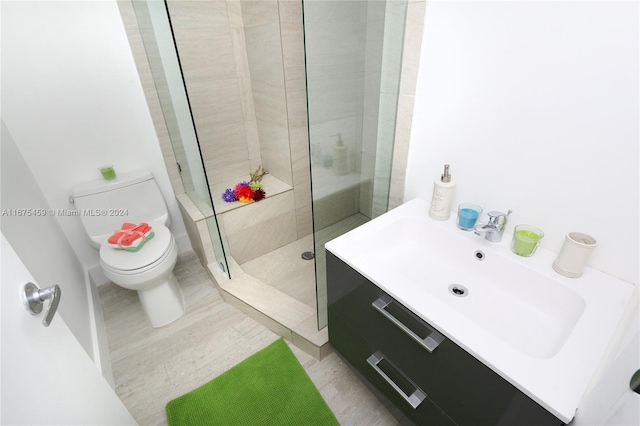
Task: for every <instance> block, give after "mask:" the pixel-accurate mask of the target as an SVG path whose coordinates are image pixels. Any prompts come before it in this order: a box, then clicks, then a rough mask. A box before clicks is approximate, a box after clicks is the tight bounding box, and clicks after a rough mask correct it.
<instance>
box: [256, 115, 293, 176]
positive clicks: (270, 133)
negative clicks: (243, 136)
mask: <svg viewBox="0 0 640 426" xmlns="http://www.w3.org/2000/svg"><path fill="white" fill-rule="evenodd" d="M257 124H258V134H259V137H260V157H261V158H262V165H263V166H264V168H265V169H267V171H268V172H269V173H270V174H272V175H273V176H275V177H277V178H278V179H280V180H281V181H283V182H285V183H287V184H289V185H293V177H292V173H291V152H290V148H289V132H288V129H287V128H286V127H281V126H277V125H273V124H271V123H269V122H265V121H262V120H258V121H257Z"/></svg>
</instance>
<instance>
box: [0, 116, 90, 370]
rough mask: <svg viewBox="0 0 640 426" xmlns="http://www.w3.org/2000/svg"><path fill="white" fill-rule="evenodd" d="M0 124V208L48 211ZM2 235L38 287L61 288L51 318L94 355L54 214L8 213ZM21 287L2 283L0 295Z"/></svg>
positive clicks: (84, 305)
mask: <svg viewBox="0 0 640 426" xmlns="http://www.w3.org/2000/svg"><path fill="white" fill-rule="evenodd" d="M0 123H1V127H2V150H1V154H0V159H1V160H2V161H1V165H0V169H1V170H2V174H1V179H0V182H1V186H0V188H1V192H2V199H1V202H0V208H1V209H2V210H3V211H4V210H5V209H6V210H7V211H8V212H11V210H12V209H27V208H30V209H42V210H44V211H46V210H48V209H49V208H50V207H49V204H48V203H47V201H46V200H45V197H44V195H43V194H42V191H41V190H40V188H39V187H38V183H37V182H36V180H35V178H34V177H33V175H32V174H31V172H30V171H29V168H28V167H27V164H26V163H25V161H24V159H23V158H22V155H20V151H19V150H18V147H17V145H16V143H15V142H14V140H13V138H12V136H11V133H10V132H9V130H8V129H7V127H6V126H5V124H4V121H0ZM2 234H3V235H4V236H5V237H6V238H7V240H8V241H9V243H11V246H12V247H13V249H14V250H15V252H16V253H17V254H18V256H19V257H20V259H21V260H22V263H24V264H25V266H26V267H27V268H28V269H29V272H30V273H31V275H33V278H35V280H36V281H37V283H38V285H39V286H40V288H45V287H49V286H52V285H54V284H57V285H59V286H60V290H61V294H62V297H61V299H60V305H59V308H58V314H56V315H60V316H61V317H63V318H64V321H65V322H66V324H67V325H68V326H69V329H70V330H71V332H72V333H73V334H74V336H75V337H76V339H78V342H80V344H81V345H82V347H83V348H84V350H85V352H87V354H88V355H89V356H90V357H94V355H97V354H96V352H97V351H95V350H94V349H95V348H94V347H93V346H92V345H93V343H92V334H91V333H92V330H91V327H90V324H91V322H92V320H91V311H90V310H89V295H88V291H87V285H86V284H87V283H86V280H85V272H84V269H83V267H82V265H81V264H80V261H79V260H78V258H77V256H76V255H75V253H74V252H73V249H72V248H71V245H70V244H69V242H68V241H67V239H66V238H65V236H64V233H63V232H62V229H61V228H60V225H59V224H58V221H56V220H55V218H54V217H53V216H35V215H33V216H30V215H25V216H17V215H13V214H10V213H7V214H3V215H2ZM3 263H4V258H3ZM3 266H8V265H3ZM22 284H24V283H13V282H2V287H3V288H4V290H6V291H7V292H6V293H3V294H9V291H8V290H7V289H8V288H13V287H15V288H20V287H19V286H21V285H22ZM16 286H18V287H16ZM14 292H15V290H14ZM15 303H16V304H19V303H20V299H19V298H18V294H15ZM25 313H26V312H25ZM54 321H55V318H54Z"/></svg>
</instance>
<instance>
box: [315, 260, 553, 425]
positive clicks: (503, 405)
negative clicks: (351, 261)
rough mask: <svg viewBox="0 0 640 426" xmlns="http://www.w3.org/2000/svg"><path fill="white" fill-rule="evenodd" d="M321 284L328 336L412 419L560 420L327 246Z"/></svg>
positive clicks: (436, 421) (454, 421) (434, 422)
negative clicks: (325, 292)
mask: <svg viewBox="0 0 640 426" xmlns="http://www.w3.org/2000/svg"><path fill="white" fill-rule="evenodd" d="M327 287H328V313H329V342H330V343H331V345H332V346H333V348H334V349H335V350H336V351H337V352H338V353H339V354H340V355H341V356H342V358H343V359H345V360H346V361H347V362H348V363H349V364H350V365H351V367H352V368H355V369H356V370H357V371H358V373H359V376H360V377H361V378H364V380H365V381H366V382H368V385H369V386H373V387H374V388H375V389H377V392H375V393H376V394H378V395H380V394H381V395H382V398H383V400H384V402H385V403H387V404H388V403H392V404H393V405H394V406H395V407H397V408H398V409H399V410H400V411H401V412H402V413H403V415H404V416H406V417H407V418H409V419H410V420H412V421H413V422H414V423H416V424H420V425H435V426H440V425H470V426H479V425H505V426H506V425H508V426H515V425H517V426H521V425H535V426H543V425H562V424H563V423H562V421H560V420H559V419H558V418H556V417H555V416H553V415H552V414H551V413H549V412H548V411H547V410H545V409H544V408H543V407H542V406H540V405H539V404H538V403H536V402H535V401H533V400H532V399H531V398H529V397H528V396H526V395H525V394H524V393H522V392H521V391H520V390H518V389H516V388H515V387H514V386H513V385H511V384H510V383H509V382H507V381H506V380H504V379H503V378H502V377H500V376H499V375H498V374H496V373H495V372H494V371H492V370H491V369H490V368H488V367H487V366H485V365H484V364H483V363H482V362H480V361H478V360H477V359H476V358H474V357H473V356H472V355H470V354H469V353H467V352H466V351H465V350H464V349H462V348H461V347H459V346H458V345H456V344H455V343H453V342H452V341H451V340H449V339H448V338H446V337H445V336H443V335H442V334H441V333H440V332H439V331H438V330H436V329H434V328H433V327H431V326H430V325H429V324H428V323H426V322H425V321H423V320H422V319H421V318H419V317H418V316H417V315H415V314H414V313H413V312H411V311H410V310H409V309H407V308H406V307H404V306H403V305H402V304H401V303H399V302H397V301H396V300H394V299H393V298H392V297H390V296H389V295H388V294H386V293H385V292H384V291H382V290H381V289H380V288H379V287H377V286H376V285H375V284H373V283H371V282H370V281H369V280H367V279H366V278H365V277H363V276H362V275H360V274H359V273H358V272H356V271H355V270H354V269H352V268H351V267H349V266H348V265H347V264H345V263H344V262H342V261H341V260H340V259H338V258H337V257H336V256H334V255H333V254H332V253H331V252H329V251H327ZM523 368H526V366H523Z"/></svg>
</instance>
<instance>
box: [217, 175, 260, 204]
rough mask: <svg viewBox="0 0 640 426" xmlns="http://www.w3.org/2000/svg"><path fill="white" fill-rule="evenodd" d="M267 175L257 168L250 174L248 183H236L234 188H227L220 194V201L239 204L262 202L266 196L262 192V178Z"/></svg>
mask: <svg viewBox="0 0 640 426" xmlns="http://www.w3.org/2000/svg"><path fill="white" fill-rule="evenodd" d="M266 174H267V171H266V170H265V169H263V168H262V166H259V167H258V169H257V170H256V171H255V172H253V173H251V174H250V175H249V176H250V178H249V181H248V182H247V181H242V182H240V183H238V184H237V185H236V186H235V188H233V189H231V188H227V190H226V191H224V192H223V193H222V199H223V200H224V201H226V202H227V203H233V202H234V201H240V202H241V203H253V202H255V201H260V200H263V199H264V198H265V197H266V196H267V194H266V193H265V192H264V185H263V184H262V182H260V181H261V180H262V177H263V176H264V175H266Z"/></svg>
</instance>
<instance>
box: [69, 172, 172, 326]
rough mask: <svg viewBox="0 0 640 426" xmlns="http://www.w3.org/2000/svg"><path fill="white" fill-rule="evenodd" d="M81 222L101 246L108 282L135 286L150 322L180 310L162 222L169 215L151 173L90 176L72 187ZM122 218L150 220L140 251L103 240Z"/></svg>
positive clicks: (159, 321) (167, 235)
mask: <svg viewBox="0 0 640 426" xmlns="http://www.w3.org/2000/svg"><path fill="white" fill-rule="evenodd" d="M72 194H73V200H74V203H75V206H76V209H77V210H78V213H79V216H80V221H81V222H82V226H83V227H84V230H85V231H86V233H87V236H88V237H89V241H90V243H91V245H92V246H94V247H95V248H97V249H99V250H100V266H101V267H102V271H103V273H104V275H105V276H106V277H107V278H108V279H109V280H111V281H112V282H113V283H115V284H117V285H118V286H120V287H124V288H127V289H129V290H136V291H137V292H138V297H139V298H140V303H141V304H142V309H143V310H144V312H145V314H146V315H147V318H149V321H150V322H151V325H152V326H153V327H162V326H164V325H167V324H169V323H172V322H173V321H175V320H177V319H178V318H180V317H181V316H182V315H184V299H183V297H182V291H181V290H180V285H179V284H178V281H177V280H176V277H175V275H174V274H173V268H174V267H175V265H176V261H177V259H178V247H177V244H176V241H175V238H174V236H173V234H171V231H170V230H169V228H167V226H168V225H169V224H170V223H171V216H170V215H169V211H168V209H167V205H166V203H165V201H164V198H163V197H162V193H161V192H160V188H159V187H158V184H157V183H156V181H155V179H154V177H153V175H152V174H151V173H150V172H145V171H136V172H130V173H122V174H118V176H117V178H115V179H113V180H104V179H99V180H94V181H90V182H85V183H82V184H80V185H78V186H76V187H74V188H73V189H72ZM125 222H129V223H135V224H138V223H142V222H146V223H148V224H149V225H151V227H152V230H153V232H154V234H155V235H154V236H153V238H151V239H149V240H148V241H147V242H145V244H144V246H142V248H141V249H140V250H139V251H136V252H131V251H126V250H117V249H115V248H113V247H112V246H110V245H109V244H108V243H107V239H108V238H109V237H110V236H111V235H112V234H113V233H114V232H115V231H116V230H118V229H120V228H121V227H122V224H123V223H125Z"/></svg>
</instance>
